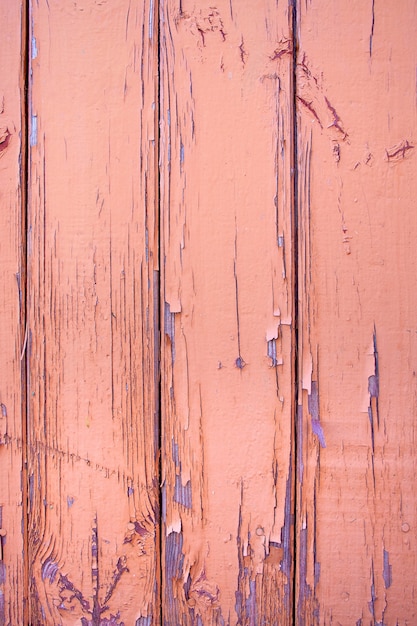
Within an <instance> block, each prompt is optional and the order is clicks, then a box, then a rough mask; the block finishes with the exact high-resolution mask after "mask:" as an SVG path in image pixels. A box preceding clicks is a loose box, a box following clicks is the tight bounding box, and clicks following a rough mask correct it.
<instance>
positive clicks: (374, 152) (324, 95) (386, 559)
mask: <svg viewBox="0 0 417 626" xmlns="http://www.w3.org/2000/svg"><path fill="white" fill-rule="evenodd" d="M416 11H417V4H416V2H415V1H413V0H409V1H406V2H402V3H400V4H397V3H391V2H378V0H375V1H371V0H370V1H369V2H359V1H354V2H349V3H348V2H314V1H312V2H300V3H299V6H298V7H297V22H298V29H297V40H298V54H297V67H296V83H297V135H298V144H297V150H298V168H297V169H298V183H299V184H298V199H299V202H298V204H299V216H298V223H299V244H298V246H299V259H298V262H299V274H298V277H299V280H298V294H299V325H298V326H299V346H300V348H299V379H300V390H299V403H300V405H301V406H302V411H301V414H302V417H301V419H300V422H299V429H298V440H297V446H298V448H299V450H300V457H299V463H298V475H297V478H298V489H297V491H298V497H297V501H298V503H299V517H298V524H297V526H298V532H297V545H298V554H297V569H298V574H297V597H298V600H297V602H298V607H297V608H298V618H297V623H298V624H300V625H304V624H357V625H360V626H368V625H372V626H376V625H379V626H381V625H383V624H384V625H385V626H391V625H392V626H394V625H398V626H405V625H406V624H413V623H416V621H417V601H416V597H415V582H414V578H415V576H414V573H415V571H416V567H417V562H416V543H415V537H416V533H415V530H416V524H417V512H416V498H415V489H414V486H413V485H414V481H415V475H416V469H417V468H416V463H417V461H416V446H415V436H416V402H415V397H416V391H417V383H416V354H417V352H416V350H417V343H416V341H417V340H416V338H417V328H416V323H415V317H416V310H417V296H416V293H417V291H416V288H415V276H416V254H415V239H416V236H417V213H416V210H415V197H416V192H417V185H416V175H415V169H416V162H415V159H416V154H415V148H414V146H415V145H416V140H417V135H416V82H415V81H416V66H417V48H416V46H415V18H416ZM330 25H331V26H330ZM324 444H325V445H324Z"/></svg>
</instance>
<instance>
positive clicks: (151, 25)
mask: <svg viewBox="0 0 417 626" xmlns="http://www.w3.org/2000/svg"><path fill="white" fill-rule="evenodd" d="M153 14H154V5H153V0H150V2H149V39H150V41H152V39H153Z"/></svg>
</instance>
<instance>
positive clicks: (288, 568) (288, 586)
mask: <svg viewBox="0 0 417 626" xmlns="http://www.w3.org/2000/svg"><path fill="white" fill-rule="evenodd" d="M293 525H294V514H293V510H292V458H291V455H290V460H289V472H288V478H287V485H286V493H285V505H284V528H283V529H282V544H283V547H284V557H283V560H282V564H281V569H282V571H283V572H284V574H285V576H286V578H287V582H286V583H285V587H284V593H285V596H284V598H285V599H284V601H285V609H286V611H287V615H290V612H291V598H292V563H293V557H294V555H293V542H292V528H293Z"/></svg>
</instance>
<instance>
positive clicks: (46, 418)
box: [28, 0, 159, 626]
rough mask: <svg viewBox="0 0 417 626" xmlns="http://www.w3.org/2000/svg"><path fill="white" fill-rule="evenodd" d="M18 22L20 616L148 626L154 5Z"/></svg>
mask: <svg viewBox="0 0 417 626" xmlns="http://www.w3.org/2000/svg"><path fill="white" fill-rule="evenodd" d="M30 21H31V44H32V45H31V77H30V117H31V120H30V153H29V160H30V181H29V218H28V220H29V222H28V229H29V233H28V237H29V245H28V272H29V280H28V297H29V313H28V315H29V339H28V360H29V361H28V366H29V389H28V395H29V416H28V420H29V442H28V449H29V481H30V511H29V569H30V594H31V620H32V623H33V624H82V625H83V626H84V625H87V624H97V625H98V624H113V625H116V624H136V625H137V626H145V625H146V626H148V625H150V624H152V623H156V620H157V617H158V615H159V607H158V595H159V587H158V585H159V581H158V569H159V568H158V566H157V562H158V553H157V547H158V545H159V539H158V505H159V487H158V478H157V476H158V472H157V467H158V459H157V446H158V416H157V403H156V400H157V398H156V389H157V385H156V383H157V380H156V376H157V373H155V350H156V349H157V345H158V343H157V342H158V337H157V333H158V324H157V323H155V317H157V313H156V312H157V310H158V309H157V298H158V293H157V290H155V288H154V284H155V272H157V270H158V258H157V257H158V255H157V243H156V236H157V234H156V232H157V231H156V226H157V224H156V195H157V191H156V181H157V160H156V159H157V134H156V126H155V124H156V110H157V107H156V105H155V103H156V101H157V100H156V98H157V80H156V72H157V66H156V59H157V38H156V36H155V33H156V20H155V8H154V5H153V4H152V2H151V3H149V2H142V1H137V2H130V1H128V0H126V1H123V0H122V1H119V2H118V3H117V10H115V8H114V6H111V3H107V2H99V1H97V2H91V1H87V0H85V1H83V0H81V1H79V2H61V0H48V1H46V0H41V1H40V2H32V3H31V12H30ZM156 282H157V281H156ZM155 342H156V343H155Z"/></svg>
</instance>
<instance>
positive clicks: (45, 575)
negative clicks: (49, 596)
mask: <svg viewBox="0 0 417 626" xmlns="http://www.w3.org/2000/svg"><path fill="white" fill-rule="evenodd" d="M57 574H58V565H57V564H56V563H55V561H54V560H53V559H46V561H45V562H44V563H43V564H42V567H41V576H42V580H46V579H48V580H49V582H50V583H51V584H52V583H54V582H55V578H56V576H57Z"/></svg>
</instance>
